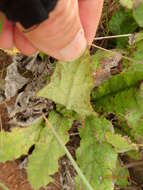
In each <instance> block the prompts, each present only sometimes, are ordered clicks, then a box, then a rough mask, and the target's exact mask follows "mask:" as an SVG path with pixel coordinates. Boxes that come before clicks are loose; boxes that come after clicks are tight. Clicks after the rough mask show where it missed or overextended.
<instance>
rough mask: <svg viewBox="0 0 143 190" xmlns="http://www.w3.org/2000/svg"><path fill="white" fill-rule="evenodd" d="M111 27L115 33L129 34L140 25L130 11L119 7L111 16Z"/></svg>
mask: <svg viewBox="0 0 143 190" xmlns="http://www.w3.org/2000/svg"><path fill="white" fill-rule="evenodd" d="M125 26H126V27H125ZM109 27H110V31H111V32H112V33H113V34H128V33H132V32H134V31H135V30H136V28H137V27H138V26H137V24H136V22H135V21H134V19H133V17H132V13H131V12H130V11H125V10H123V9H119V10H118V11H117V12H116V13H115V14H114V15H113V17H112V18H111V20H110V22H109Z"/></svg>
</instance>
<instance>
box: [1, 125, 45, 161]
mask: <svg viewBox="0 0 143 190" xmlns="http://www.w3.org/2000/svg"><path fill="white" fill-rule="evenodd" d="M41 128H42V121H39V122H38V123H37V124H34V125H32V126H30V127H27V128H14V129H13V130H12V131H11V132H5V131H1V132H0V162H6V161H8V160H14V159H16V158H19V157H20V156H21V155H24V154H27V153H28V150H29V148H30V147H31V146H32V145H33V144H35V142H36V141H37V140H38V137H39V133H40V130H41Z"/></svg>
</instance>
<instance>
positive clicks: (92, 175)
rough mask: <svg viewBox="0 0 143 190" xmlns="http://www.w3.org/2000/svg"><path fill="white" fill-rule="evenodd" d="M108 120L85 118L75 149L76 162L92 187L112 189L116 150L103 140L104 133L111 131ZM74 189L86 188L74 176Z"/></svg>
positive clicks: (104, 189) (99, 189) (102, 189)
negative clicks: (79, 141) (78, 144)
mask: <svg viewBox="0 0 143 190" xmlns="http://www.w3.org/2000/svg"><path fill="white" fill-rule="evenodd" d="M111 130H112V127H111V124H110V122H108V121H107V120H106V119H104V118H98V117H96V116H94V117H93V116H92V117H88V118H86V120H85V128H84V129H81V130H80V137H81V143H80V147H79V148H78V150H77V153H76V156H77V163H78V164H79V166H80V168H81V170H82V171H83V173H84V175H85V176H86V178H87V180H88V181H89V182H90V184H91V186H92V187H93V189H95V190H96V189H97V190H107V189H108V190H113V189H114V183H113V179H112V178H113V175H112V174H113V173H112V172H113V170H114V169H115V167H116V161H117V152H116V151H115V150H114V148H112V146H111V145H110V144H108V143H107V142H106V140H105V137H104V135H105V133H106V132H107V131H111ZM75 181H76V189H77V190H80V189H86V188H85V186H84V185H83V184H82V182H81V181H80V179H79V177H76V179H75Z"/></svg>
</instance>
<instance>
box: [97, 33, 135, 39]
mask: <svg viewBox="0 0 143 190" xmlns="http://www.w3.org/2000/svg"><path fill="white" fill-rule="evenodd" d="M130 36H132V34H121V35H115V36H104V37H96V38H94V39H95V40H104V39H113V38H125V37H130Z"/></svg>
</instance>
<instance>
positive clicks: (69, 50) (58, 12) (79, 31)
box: [0, 0, 104, 61]
mask: <svg viewBox="0 0 143 190" xmlns="http://www.w3.org/2000/svg"><path fill="white" fill-rule="evenodd" d="M103 1H104V0H59V2H58V4H57V6H56V8H55V9H54V11H52V12H51V13H50V16H49V18H48V19H47V20H45V21H44V22H42V23H41V24H40V25H38V26H36V27H35V28H33V29H31V30H29V31H25V29H24V28H23V27H22V26H21V25H20V24H19V23H16V25H15V26H14V25H13V24H12V23H11V22H10V21H8V20H7V19H6V17H4V21H3V28H2V32H1V34H0V47H1V48H5V49H6V48H8V49H9V48H12V47H13V46H16V47H17V48H18V49H19V50H20V51H21V52H22V53H24V54H26V55H31V54H34V53H35V52H36V51H38V50H40V51H43V52H45V53H47V54H49V55H51V56H53V57H55V58H57V59H59V60H64V61H72V60H74V59H76V58H78V57H79V56H80V55H82V53H83V52H84V50H85V49H86V47H87V46H88V45H89V46H90V45H91V43H92V41H93V38H94V36H95V33H96V31H97V27H98V24H99V20H100V17H101V12H102V7H103ZM1 15H2V14H1Z"/></svg>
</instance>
